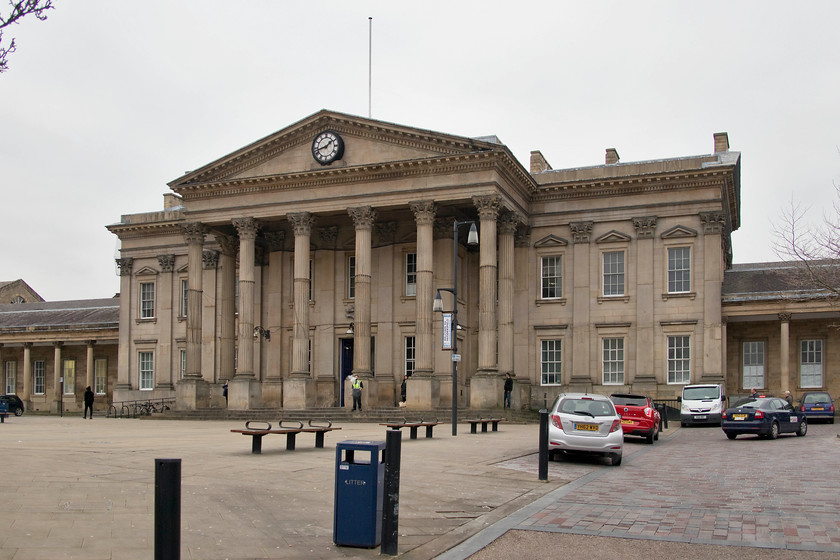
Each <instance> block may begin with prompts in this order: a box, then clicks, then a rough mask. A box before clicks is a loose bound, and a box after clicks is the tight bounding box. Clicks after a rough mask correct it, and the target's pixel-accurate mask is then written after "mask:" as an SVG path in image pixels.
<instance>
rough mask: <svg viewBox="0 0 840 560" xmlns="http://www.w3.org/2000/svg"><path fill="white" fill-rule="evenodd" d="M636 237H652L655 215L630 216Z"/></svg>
mask: <svg viewBox="0 0 840 560" xmlns="http://www.w3.org/2000/svg"><path fill="white" fill-rule="evenodd" d="M632 221H633V227H634V228H636V237H637V238H638V239H653V237H654V233H655V232H656V216H640V217H638V218H632Z"/></svg>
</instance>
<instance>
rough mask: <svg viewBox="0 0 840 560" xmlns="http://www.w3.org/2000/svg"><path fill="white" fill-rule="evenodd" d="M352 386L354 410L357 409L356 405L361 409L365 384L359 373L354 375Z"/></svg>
mask: <svg viewBox="0 0 840 560" xmlns="http://www.w3.org/2000/svg"><path fill="white" fill-rule="evenodd" d="M350 387H352V388H353V410H356V407H357V406H358V407H359V411H360V412H361V410H362V387H364V384H363V383H362V380H361V379H359V376H358V375H354V376H353V381H352V382H351V383H350Z"/></svg>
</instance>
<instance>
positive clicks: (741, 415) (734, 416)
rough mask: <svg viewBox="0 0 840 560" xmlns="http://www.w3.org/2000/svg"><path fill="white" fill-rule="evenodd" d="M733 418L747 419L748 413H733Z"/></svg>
mask: <svg viewBox="0 0 840 560" xmlns="http://www.w3.org/2000/svg"><path fill="white" fill-rule="evenodd" d="M732 419H733V420H746V419H747V415H746V414H733V415H732Z"/></svg>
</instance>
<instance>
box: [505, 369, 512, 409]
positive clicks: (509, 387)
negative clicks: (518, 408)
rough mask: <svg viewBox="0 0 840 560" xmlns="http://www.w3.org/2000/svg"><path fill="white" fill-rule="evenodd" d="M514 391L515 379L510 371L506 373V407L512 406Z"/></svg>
mask: <svg viewBox="0 0 840 560" xmlns="http://www.w3.org/2000/svg"><path fill="white" fill-rule="evenodd" d="M512 391H513V379H511V377H510V373H506V374H505V404H504V407H505V408H510V394H511V392H512Z"/></svg>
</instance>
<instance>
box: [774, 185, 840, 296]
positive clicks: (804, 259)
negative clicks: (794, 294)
mask: <svg viewBox="0 0 840 560" xmlns="http://www.w3.org/2000/svg"><path fill="white" fill-rule="evenodd" d="M834 191H835V200H834V203H833V204H832V206H831V209H827V210H824V211H823V218H822V222H821V223H818V224H814V223H811V222H808V221H807V220H806V216H807V213H808V209H807V208H804V207H803V206H802V205H800V204H798V203H795V202H793V201H791V204H790V207H789V208H787V209H785V210H784V211H783V212H782V222H781V223H780V224H779V225H777V226H774V230H775V234H776V241H775V242H774V244H773V250H774V251H775V253H776V254H777V255H778V256H779V257H780V258H781V259H782V260H785V261H790V262H793V263H795V264H796V265H797V267H796V268H797V269H798V270H799V271H800V273H801V274H800V280H801V281H802V282H803V283H804V284H805V285H803V286H802V287H803V288H811V289H818V290H822V291H824V292H826V294H827V295H829V296H830V297H831V298H832V299H833V298H837V297H840V185H838V184H837V183H835V184H834Z"/></svg>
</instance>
